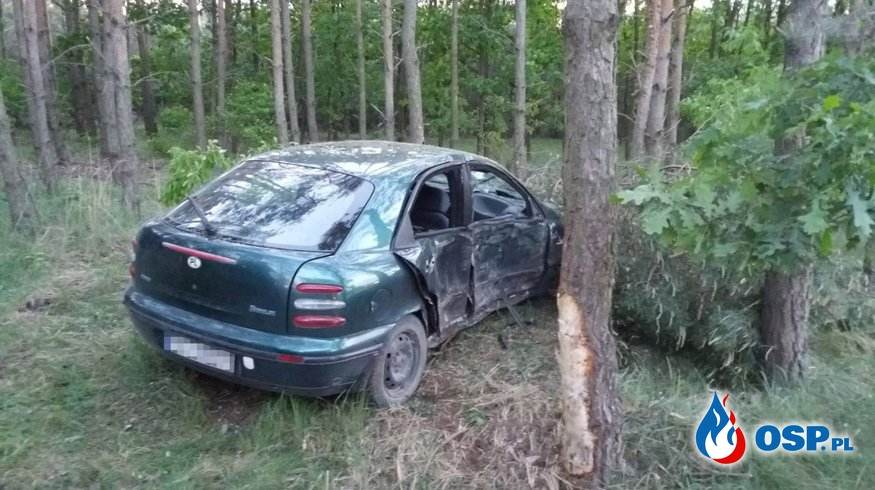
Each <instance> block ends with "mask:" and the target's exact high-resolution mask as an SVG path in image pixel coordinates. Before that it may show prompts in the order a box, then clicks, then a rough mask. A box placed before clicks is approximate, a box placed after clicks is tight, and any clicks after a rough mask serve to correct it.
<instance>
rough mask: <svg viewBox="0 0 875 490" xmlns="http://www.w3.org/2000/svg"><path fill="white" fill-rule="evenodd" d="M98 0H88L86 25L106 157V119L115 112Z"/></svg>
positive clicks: (109, 138)
mask: <svg viewBox="0 0 875 490" xmlns="http://www.w3.org/2000/svg"><path fill="white" fill-rule="evenodd" d="M100 9H101V7H100V3H99V0H88V27H89V30H90V33H91V51H92V55H93V58H94V70H93V77H94V87H95V95H96V99H97V129H98V139H99V140H100V154H101V156H103V157H106V156H107V155H109V154H110V152H111V142H110V140H111V135H110V127H109V126H108V125H107V121H111V120H112V118H113V114H115V98H114V96H113V94H112V86H111V84H110V83H109V74H108V73H107V71H106V60H105V59H104V54H103V52H104V46H105V45H106V33H105V32H104V29H103V25H102V22H101V19H100V15H101V14H100Z"/></svg>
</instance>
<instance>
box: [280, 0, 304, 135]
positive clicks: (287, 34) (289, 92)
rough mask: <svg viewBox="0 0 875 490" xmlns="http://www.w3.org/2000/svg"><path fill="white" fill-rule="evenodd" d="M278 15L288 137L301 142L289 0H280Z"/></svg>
mask: <svg viewBox="0 0 875 490" xmlns="http://www.w3.org/2000/svg"><path fill="white" fill-rule="evenodd" d="M280 5H281V6H282V8H281V9H280V15H281V16H282V19H281V20H282V22H281V24H282V28H283V67H284V68H285V81H286V113H287V115H288V118H289V137H290V138H291V141H294V142H295V143H300V142H301V128H300V126H299V125H298V98H297V96H296V95H295V65H294V64H293V61H292V16H291V13H290V12H289V0H280Z"/></svg>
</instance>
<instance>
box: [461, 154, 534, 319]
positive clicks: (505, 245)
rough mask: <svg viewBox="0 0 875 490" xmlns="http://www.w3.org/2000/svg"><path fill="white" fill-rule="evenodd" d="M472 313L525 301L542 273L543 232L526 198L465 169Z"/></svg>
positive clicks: (512, 185)
mask: <svg viewBox="0 0 875 490" xmlns="http://www.w3.org/2000/svg"><path fill="white" fill-rule="evenodd" d="M468 181H469V186H468V189H469V192H470V196H469V200H470V202H471V218H470V221H471V224H470V225H469V229H470V230H471V235H472V239H473V242H474V244H475V246H474V255H473V261H474V263H473V283H474V287H473V290H474V313H475V314H476V315H478V316H479V315H483V314H486V313H488V312H490V311H494V310H496V309H498V308H499V307H501V306H504V305H506V304H508V303H513V302H514V301H515V300H517V299H519V298H521V297H524V296H527V295H528V294H529V293H530V292H531V291H532V290H534V289H535V288H536V287H538V285H539V284H540V281H541V280H542V277H543V275H544V272H545V267H546V262H545V258H546V247H547V241H548V234H549V231H548V227H547V223H546V220H545V218H544V216H543V214H542V213H541V210H540V209H539V208H538V207H537V206H536V205H535V204H534V202H533V201H532V199H531V197H530V196H529V195H528V193H527V192H526V191H525V190H523V189H522V188H521V186H520V185H519V184H518V183H516V182H515V181H514V180H513V179H512V178H510V177H509V176H508V175H506V174H505V173H504V172H502V171H500V170H498V169H496V168H495V167H493V166H490V165H484V164H477V163H472V164H470V166H469V178H468Z"/></svg>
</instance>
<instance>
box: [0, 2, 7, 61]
mask: <svg viewBox="0 0 875 490" xmlns="http://www.w3.org/2000/svg"><path fill="white" fill-rule="evenodd" d="M4 3H5V2H0V60H5V59H6V17H4V15H3V5H4Z"/></svg>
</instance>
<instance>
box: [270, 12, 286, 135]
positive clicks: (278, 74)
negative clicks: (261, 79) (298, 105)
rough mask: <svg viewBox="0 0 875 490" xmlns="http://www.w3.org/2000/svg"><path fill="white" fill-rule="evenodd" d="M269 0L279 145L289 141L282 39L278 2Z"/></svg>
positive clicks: (274, 100)
mask: <svg viewBox="0 0 875 490" xmlns="http://www.w3.org/2000/svg"><path fill="white" fill-rule="evenodd" d="M282 1H285V0H270V41H271V47H272V50H271V66H272V67H273V113H274V120H275V122H276V137H277V141H278V142H279V144H280V145H285V144H286V143H288V142H289V132H288V127H287V125H286V124H287V123H286V109H285V103H284V99H283V90H284V89H283V41H282V35H281V34H280V33H281V31H282V27H281V26H280V23H281V22H280V15H281V14H280V2H282Z"/></svg>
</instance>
